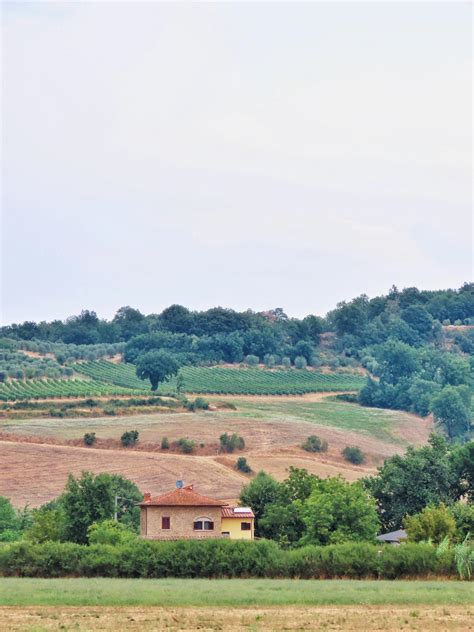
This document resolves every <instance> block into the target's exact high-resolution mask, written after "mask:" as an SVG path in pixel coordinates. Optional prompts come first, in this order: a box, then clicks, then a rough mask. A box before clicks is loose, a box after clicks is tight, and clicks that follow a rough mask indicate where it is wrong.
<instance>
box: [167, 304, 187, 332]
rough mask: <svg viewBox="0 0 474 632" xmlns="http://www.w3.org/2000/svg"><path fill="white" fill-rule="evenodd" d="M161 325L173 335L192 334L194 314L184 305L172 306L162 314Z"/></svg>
mask: <svg viewBox="0 0 474 632" xmlns="http://www.w3.org/2000/svg"><path fill="white" fill-rule="evenodd" d="M159 320H160V324H161V325H162V327H164V329H167V330H168V331H172V332H173V333H191V330H192V327H193V314H191V312H190V311H189V309H187V308H186V307H183V306H182V305H171V306H170V307H167V308H166V309H164V310H163V311H162V312H161V314H160V319H159Z"/></svg>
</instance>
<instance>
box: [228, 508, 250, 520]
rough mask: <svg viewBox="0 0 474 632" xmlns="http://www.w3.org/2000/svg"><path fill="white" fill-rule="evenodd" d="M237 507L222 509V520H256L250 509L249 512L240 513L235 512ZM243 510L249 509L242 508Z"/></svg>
mask: <svg viewBox="0 0 474 632" xmlns="http://www.w3.org/2000/svg"><path fill="white" fill-rule="evenodd" d="M235 509H237V507H222V509H221V517H222V518H255V515H254V513H253V511H252V510H251V509H250V510H249V511H238V512H237V513H236V512H235ZM241 509H249V508H248V507H241Z"/></svg>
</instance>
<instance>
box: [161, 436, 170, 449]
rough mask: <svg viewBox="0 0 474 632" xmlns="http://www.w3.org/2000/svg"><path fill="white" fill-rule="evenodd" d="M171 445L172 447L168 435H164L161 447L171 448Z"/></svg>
mask: <svg viewBox="0 0 474 632" xmlns="http://www.w3.org/2000/svg"><path fill="white" fill-rule="evenodd" d="M169 447H170V442H169V441H168V437H163V439H162V440H161V449H162V450H169Z"/></svg>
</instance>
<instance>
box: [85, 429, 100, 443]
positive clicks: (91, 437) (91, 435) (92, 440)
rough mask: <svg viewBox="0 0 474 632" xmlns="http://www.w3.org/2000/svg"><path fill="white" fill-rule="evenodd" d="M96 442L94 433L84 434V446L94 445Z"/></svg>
mask: <svg viewBox="0 0 474 632" xmlns="http://www.w3.org/2000/svg"><path fill="white" fill-rule="evenodd" d="M96 441H97V439H96V436H95V432H86V434H85V435H84V443H85V444H86V445H94V443H95V442H96Z"/></svg>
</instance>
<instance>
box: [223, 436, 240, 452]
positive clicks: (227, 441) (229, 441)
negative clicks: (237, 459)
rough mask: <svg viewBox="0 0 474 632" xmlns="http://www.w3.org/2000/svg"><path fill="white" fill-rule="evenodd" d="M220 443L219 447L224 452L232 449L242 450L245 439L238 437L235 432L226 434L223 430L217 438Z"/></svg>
mask: <svg viewBox="0 0 474 632" xmlns="http://www.w3.org/2000/svg"><path fill="white" fill-rule="evenodd" d="M219 440H220V443H221V448H222V449H223V450H224V451H225V452H233V451H234V450H243V449H244V448H245V441H244V439H243V437H240V436H239V435H238V434H236V433H235V432H234V433H233V434H232V435H228V434H227V432H225V433H224V434H223V435H221V436H220V438H219Z"/></svg>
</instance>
